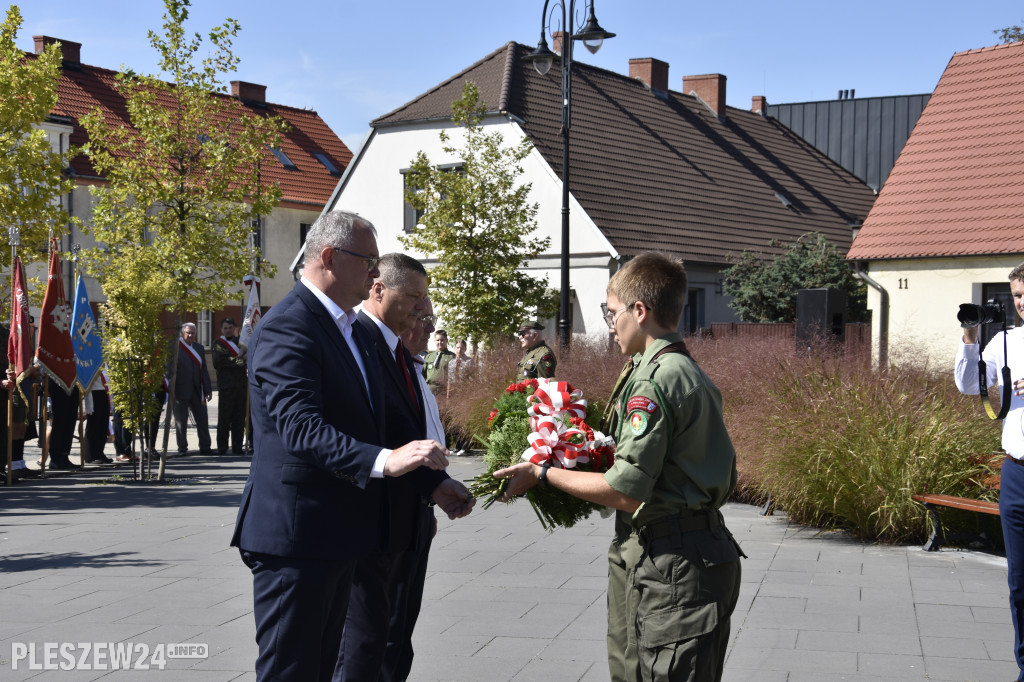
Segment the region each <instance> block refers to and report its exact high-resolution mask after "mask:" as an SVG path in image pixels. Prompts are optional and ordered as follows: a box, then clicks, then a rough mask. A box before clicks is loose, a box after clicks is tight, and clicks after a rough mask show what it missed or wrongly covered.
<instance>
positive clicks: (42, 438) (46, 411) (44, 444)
mask: <svg viewBox="0 0 1024 682" xmlns="http://www.w3.org/2000/svg"><path fill="white" fill-rule="evenodd" d="M46 243H47V245H48V248H47V250H46V257H47V261H49V260H50V259H51V258H53V252H54V251H56V250H57V244H56V240H55V239H54V238H53V225H50V234H49V237H48V238H47V242H46ZM40 329H42V328H41V327H40ZM41 338H42V332H41V331H40V339H41ZM36 352H37V353H38V352H39V350H38V342H37V348H36ZM42 407H43V410H42V415H43V428H42V433H40V434H39V444H40V449H41V450H42V454H40V456H39V470H40V471H42V472H43V473H46V462H47V460H48V459H49V457H50V427H49V423H50V382H49V380H48V379H47V378H46V375H45V373H44V375H43V406H42Z"/></svg>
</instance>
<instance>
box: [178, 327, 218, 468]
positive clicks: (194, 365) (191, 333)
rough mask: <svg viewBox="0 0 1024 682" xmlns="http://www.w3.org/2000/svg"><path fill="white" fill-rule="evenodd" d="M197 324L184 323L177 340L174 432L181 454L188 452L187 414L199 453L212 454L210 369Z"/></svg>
mask: <svg viewBox="0 0 1024 682" xmlns="http://www.w3.org/2000/svg"><path fill="white" fill-rule="evenodd" d="M197 338H198V333H197V332H196V326H195V325H194V324H192V323H191V322H186V323H185V324H183V325H181V338H180V339H178V375H177V379H175V382H174V405H173V406H172V409H173V411H174V435H175V437H176V438H177V441H178V454H179V455H185V454H187V453H188V438H187V436H186V433H187V431H188V416H189V413H191V414H192V420H193V421H194V422H195V425H196V433H197V434H198V436H199V454H201V455H210V454H213V451H212V450H211V449H210V416H209V414H208V413H207V411H206V403H208V402H209V401H210V398H212V397H213V387H212V386H211V384H210V370H209V369H208V368H207V367H206V349H205V348H203V344H201V343H199V341H198V340H197Z"/></svg>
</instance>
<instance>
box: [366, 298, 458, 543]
mask: <svg viewBox="0 0 1024 682" xmlns="http://www.w3.org/2000/svg"><path fill="white" fill-rule="evenodd" d="M356 324H357V326H361V327H362V328H363V329H364V330H365V331H366V334H367V336H369V337H370V339H371V341H372V343H373V347H374V357H375V359H376V361H377V362H378V363H379V364H380V367H381V374H383V375H384V378H383V383H384V400H385V406H386V407H385V428H386V431H387V433H386V436H385V440H384V445H385V446H387V447H389V448H397V447H401V446H402V445H405V444H406V443H408V442H410V441H414V440H423V439H425V438H426V437H427V421H426V413H425V411H424V409H423V395H422V393H421V389H420V382H419V378H418V377H417V376H416V374H415V371H416V367H417V365H416V364H415V363H413V361H412V356H411V355H409V351H408V350H404V349H403V350H404V353H405V362H406V366H407V367H408V368H409V371H410V372H413V374H412V384H413V388H414V390H415V391H416V402H415V403H414V402H413V400H412V398H411V397H410V396H409V389H408V386H407V384H406V383H405V378H404V377H403V376H402V374H401V372H400V371H399V369H398V365H397V364H396V363H395V358H394V356H393V355H392V353H391V349H390V348H389V347H388V344H387V341H385V340H384V335H383V334H382V333H381V331H380V329H379V328H378V327H377V323H376V322H374V321H373V319H371V318H370V317H369V316H368V315H366V313H363V312H360V313H359V317H358V320H357V322H356ZM442 445H444V444H443V443H442ZM447 478H448V474H447V473H445V472H443V471H433V470H431V469H427V468H426V467H420V468H419V469H415V470H414V471H411V472H409V473H407V474H405V475H404V476H399V477H397V478H390V477H389V478H387V479H386V485H387V491H388V496H387V503H388V512H389V513H388V516H389V518H390V521H391V525H390V532H389V536H388V537H389V539H390V542H389V545H388V547H387V549H388V550H389V551H392V552H401V551H406V550H409V549H412V548H413V547H415V546H417V545H418V544H420V543H422V542H425V541H426V540H428V539H429V536H428V537H426V538H424V537H422V535H423V533H422V529H421V528H420V525H421V524H420V523H419V522H420V520H421V519H420V516H419V514H420V512H421V511H422V510H423V509H424V505H423V500H424V499H429V498H430V494H431V493H432V492H433V491H434V488H436V487H437V486H438V485H440V484H441V482H442V481H444V480H445V479H447ZM431 525H432V524H431ZM431 530H432V528H431Z"/></svg>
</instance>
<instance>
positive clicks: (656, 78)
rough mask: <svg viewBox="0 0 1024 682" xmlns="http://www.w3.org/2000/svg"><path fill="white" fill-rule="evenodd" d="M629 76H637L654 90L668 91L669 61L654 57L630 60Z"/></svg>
mask: <svg viewBox="0 0 1024 682" xmlns="http://www.w3.org/2000/svg"><path fill="white" fill-rule="evenodd" d="M629 77H630V78H636V79H638V80H640V81H642V82H643V84H644V85H646V86H647V87H649V88H650V89H652V90H661V91H662V92H667V91H668V62H663V61H661V60H660V59H654V58H653V57H645V58H643V59H630V60H629Z"/></svg>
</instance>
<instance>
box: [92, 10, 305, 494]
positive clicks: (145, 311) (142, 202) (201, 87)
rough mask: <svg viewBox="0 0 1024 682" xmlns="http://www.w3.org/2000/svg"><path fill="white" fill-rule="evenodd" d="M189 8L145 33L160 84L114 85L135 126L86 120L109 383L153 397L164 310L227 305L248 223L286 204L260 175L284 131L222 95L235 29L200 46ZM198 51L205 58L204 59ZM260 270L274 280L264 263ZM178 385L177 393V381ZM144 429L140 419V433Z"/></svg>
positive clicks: (231, 25)
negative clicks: (98, 179)
mask: <svg viewBox="0 0 1024 682" xmlns="http://www.w3.org/2000/svg"><path fill="white" fill-rule="evenodd" d="M189 6H190V3H189V0H164V7H165V8H166V12H165V14H164V16H163V21H164V24H163V33H162V34H157V33H155V32H153V31H150V32H149V34H148V35H149V41H150V44H151V45H152V46H153V48H154V49H155V50H156V51H157V52H158V53H159V55H160V61H159V65H160V69H161V71H162V73H163V74H165V77H157V76H138V75H136V74H134V73H132V72H130V71H124V70H123V71H122V72H121V73H119V74H118V75H117V77H116V88H117V91H118V93H119V94H120V95H121V96H123V97H124V100H125V106H126V109H127V111H128V115H129V117H130V120H131V126H125V125H122V124H120V123H119V122H116V121H108V120H106V119H104V117H103V115H102V113H101V111H100V110H95V111H93V112H91V113H90V114H89V115H88V116H86V117H84V118H83V120H82V124H83V125H84V126H85V129H86V131H87V132H88V134H89V142H88V143H87V144H86V146H85V151H86V153H88V155H89V157H90V159H91V160H92V162H93V164H94V166H95V167H96V169H97V170H98V171H99V172H100V173H101V174H102V175H103V176H104V177H105V178H106V179H107V181H108V184H107V185H104V186H99V187H95V188H94V193H95V204H94V206H93V213H92V232H93V234H94V235H95V237H96V242H97V245H98V246H97V247H96V248H95V249H93V250H92V251H91V252H88V253H85V254H83V261H84V262H85V265H86V268H87V270H88V271H89V272H90V273H91V274H93V275H94V276H96V278H97V279H98V280H99V281H100V284H101V285H102V287H103V291H104V294H105V295H106V297H107V304H106V312H105V316H106V318H107V322H108V325H109V327H108V334H107V338H108V340H107V343H106V353H107V357H108V360H109V361H110V362H109V364H110V368H111V372H112V377H111V378H112V380H113V381H114V382H116V383H118V384H119V385H121V386H128V385H131V386H135V387H139V390H141V391H143V392H144V393H145V395H147V396H148V395H151V394H152V393H154V392H155V391H156V388H157V386H158V385H159V383H160V381H161V377H162V375H163V365H162V364H160V363H162V362H164V358H173V357H176V351H172V353H171V354H170V355H168V354H167V350H168V348H172V349H173V346H169V345H168V342H170V343H171V344H174V343H176V337H177V334H174V337H173V338H170V339H169V338H167V335H166V334H165V333H163V332H162V330H160V327H159V323H158V320H159V314H160V313H161V312H162V311H164V310H171V311H174V312H175V313H176V314H177V317H178V320H179V325H180V321H181V318H182V315H183V314H184V313H185V312H188V311H193V312H194V311H201V310H208V309H216V308H220V307H221V306H223V305H224V304H225V302H226V301H227V300H228V298H229V292H231V291H232V290H234V288H235V287H236V286H237V284H238V282H239V281H241V279H242V277H243V276H244V275H245V274H246V273H248V272H249V271H250V268H251V267H252V263H253V261H254V256H255V254H253V253H252V251H251V249H250V246H249V234H250V232H251V227H250V225H251V221H252V220H253V219H254V218H255V217H256V216H258V215H264V214H267V213H269V212H270V211H271V210H272V209H273V207H274V206H276V205H277V202H278V200H279V199H280V190H279V189H278V188H277V187H275V186H266V185H262V184H261V182H260V174H259V168H260V163H261V160H262V159H263V158H264V157H267V158H269V155H268V154H267V148H268V147H269V148H273V147H277V146H278V144H279V143H280V135H281V133H283V132H284V131H285V127H286V124H285V123H284V122H283V121H282V120H281V119H280V118H278V117H270V116H259V115H254V114H252V113H249V112H248V111H247V110H246V109H245V108H244V107H243V106H242V105H241V104H240V103H239V102H238V101H237V100H236V99H234V98H232V97H229V96H227V95H226V94H225V93H226V87H225V84H224V82H223V80H222V77H223V75H224V74H225V73H226V72H229V71H235V70H236V69H237V65H238V61H239V60H238V58H237V57H235V56H234V55H233V54H232V51H231V43H232V39H233V38H234V37H235V36H237V34H238V32H239V30H240V26H239V24H238V22H237V21H235V20H233V19H227V20H226V21H225V22H224V23H223V24H222V25H220V26H217V27H215V28H213V29H211V30H210V32H209V34H208V41H209V47H203V38H202V36H200V34H199V33H195V34H192V35H189V34H187V33H186V30H185V22H186V20H187V19H188V14H189V12H188V8H189ZM201 49H202V50H203V51H204V52H206V53H207V56H206V57H205V58H202V59H199V54H200V50H201ZM165 78H166V80H165ZM259 269H261V270H262V271H263V273H264V274H269V275H273V274H274V272H273V268H272V266H269V265H268V264H266V263H263V264H261V265H260V266H259ZM129 358H130V359H134V361H133V362H126V360H127V359H129ZM169 364H170V367H171V368H172V372H173V368H174V367H175V363H173V362H169ZM129 368H131V369H129ZM129 371H131V372H133V375H132V376H131V377H130V383H129V377H128V376H127V375H126V373H127V372H129ZM171 387H172V393H173V387H174V379H173V374H172V379H171ZM130 399H131V397H130V396H128V395H126V394H119V393H115V394H114V403H115V406H116V407H117V408H118V409H120V410H123V411H124V412H125V414H132V412H131V411H130V410H131V408H132V406H131V405H128V404H121V402H123V403H127V402H128V401H129V400H130ZM119 401H120V402H119ZM155 409H156V406H155V403H151V404H149V405H147V406H146V412H151V411H155ZM140 419H142V420H143V421H139V420H140ZM144 423H145V421H144V419H143V415H141V414H138V415H133V419H132V425H133V427H135V428H138V427H139V426H141V425H142V424H144ZM165 442H166V439H165ZM162 472H163V461H161V475H162Z"/></svg>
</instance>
